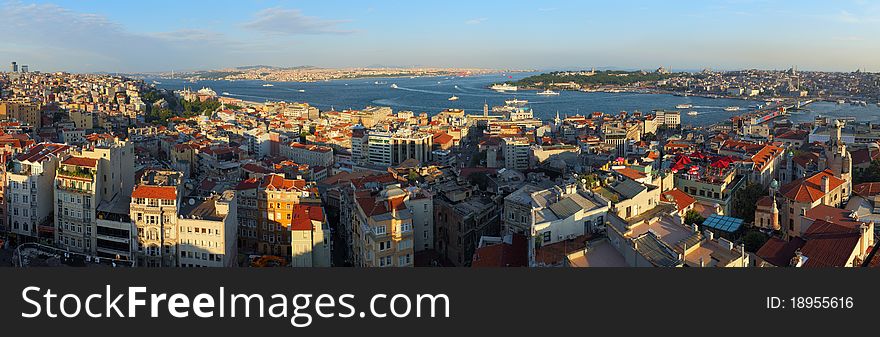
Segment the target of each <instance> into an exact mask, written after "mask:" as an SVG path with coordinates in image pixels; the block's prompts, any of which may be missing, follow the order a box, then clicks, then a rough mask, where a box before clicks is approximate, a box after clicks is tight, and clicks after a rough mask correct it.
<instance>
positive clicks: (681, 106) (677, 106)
mask: <svg viewBox="0 0 880 337" xmlns="http://www.w3.org/2000/svg"><path fill="white" fill-rule="evenodd" d="M693 107H694V106H693V104H679V105H676V106H675V108H676V109H690V108H693Z"/></svg>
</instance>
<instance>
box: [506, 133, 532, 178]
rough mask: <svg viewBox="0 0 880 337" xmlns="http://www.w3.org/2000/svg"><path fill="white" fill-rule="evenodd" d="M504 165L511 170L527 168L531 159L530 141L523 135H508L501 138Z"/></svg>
mask: <svg viewBox="0 0 880 337" xmlns="http://www.w3.org/2000/svg"><path fill="white" fill-rule="evenodd" d="M501 147H502V151H503V153H504V167H505V168H507V169H511V170H527V169H528V168H529V163H530V161H531V142H530V141H529V139H528V138H525V137H508V138H504V139H503V140H502V145H501Z"/></svg>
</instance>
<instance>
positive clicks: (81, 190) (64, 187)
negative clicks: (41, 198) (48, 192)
mask: <svg viewBox="0 0 880 337" xmlns="http://www.w3.org/2000/svg"><path fill="white" fill-rule="evenodd" d="M55 187H56V188H57V189H59V190H64V191H69V192H76V193H84V194H91V193H92V191H90V190H87V189H84V188H77V187H74V186H70V185H64V184H62V183H57V184H55Z"/></svg>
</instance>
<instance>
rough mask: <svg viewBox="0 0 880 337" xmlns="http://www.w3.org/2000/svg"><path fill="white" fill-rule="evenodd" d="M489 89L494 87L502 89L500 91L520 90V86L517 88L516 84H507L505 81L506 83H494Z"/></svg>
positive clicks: (498, 89) (496, 89) (497, 89)
mask: <svg viewBox="0 0 880 337" xmlns="http://www.w3.org/2000/svg"><path fill="white" fill-rule="evenodd" d="M489 89H492V90H495V91H500V92H505V91H517V90H519V88H517V87H516V86H515V85H510V84H506V83H504V84H493V85H492V86H491V87H489Z"/></svg>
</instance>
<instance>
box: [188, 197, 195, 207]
mask: <svg viewBox="0 0 880 337" xmlns="http://www.w3.org/2000/svg"><path fill="white" fill-rule="evenodd" d="M189 204H190V206H192V205H195V204H196V199H193V198H189Z"/></svg>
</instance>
